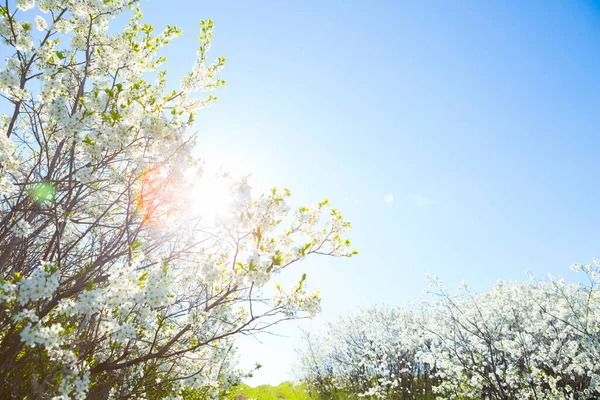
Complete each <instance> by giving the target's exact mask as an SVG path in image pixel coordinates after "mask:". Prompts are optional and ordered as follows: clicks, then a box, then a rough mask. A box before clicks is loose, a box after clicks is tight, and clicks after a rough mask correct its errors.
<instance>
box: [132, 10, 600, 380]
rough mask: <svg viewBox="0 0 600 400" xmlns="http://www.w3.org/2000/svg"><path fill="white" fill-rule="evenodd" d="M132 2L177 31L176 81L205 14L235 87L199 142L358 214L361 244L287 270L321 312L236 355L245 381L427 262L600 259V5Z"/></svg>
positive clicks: (493, 265)
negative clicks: (253, 369) (303, 282)
mask: <svg viewBox="0 0 600 400" xmlns="http://www.w3.org/2000/svg"><path fill="white" fill-rule="evenodd" d="M142 7H143V10H144V11H145V14H146V16H147V19H148V20H149V21H150V22H151V23H153V24H155V26H156V27H157V28H160V27H162V26H164V25H165V24H167V23H170V24H172V23H175V24H178V25H179V26H181V27H182V28H183V30H184V37H183V38H179V39H177V40H176V41H174V42H173V44H172V46H170V48H169V49H167V50H166V52H165V55H166V56H167V57H168V59H169V76H170V77H171V78H172V79H174V78H176V77H180V76H182V74H184V73H185V72H186V71H187V70H188V68H189V67H191V64H192V62H193V59H194V54H195V48H196V39H195V38H196V35H197V32H198V29H199V25H198V21H199V20H200V19H204V18H212V19H213V20H214V22H215V25H216V29H215V33H214V34H215V36H214V41H213V47H212V55H213V56H215V57H216V56H219V55H223V56H225V57H227V65H226V68H225V69H224V70H223V73H222V78H223V79H226V80H227V86H226V87H225V88H223V89H221V90H220V91H219V92H218V93H216V94H217V95H218V96H219V102H218V104H216V105H214V106H211V108H209V109H207V110H205V111H204V112H203V113H202V114H201V117H200V118H199V120H200V121H199V122H198V129H199V131H200V140H199V146H200V147H199V154H201V155H202V154H212V155H213V156H214V155H215V154H220V155H222V157H223V160H224V162H227V163H230V164H234V165H235V167H236V168H239V169H242V170H244V171H247V172H252V173H253V177H254V178H253V182H254V186H255V187H256V188H264V187H270V186H285V187H289V188H291V189H292V192H293V193H294V198H295V200H294V201H295V202H297V203H298V204H307V203H311V202H313V201H315V200H318V199H320V198H322V197H324V196H327V197H329V199H330V200H331V201H332V203H334V204H335V205H337V206H338V207H339V208H340V209H341V211H342V212H343V213H344V215H345V216H346V217H347V218H348V219H349V220H350V221H352V222H353V225H354V229H353V231H352V234H351V237H352V239H353V241H354V244H355V245H356V247H357V248H358V250H359V251H360V255H359V256H358V257H356V258H353V259H351V260H332V259H329V258H327V259H316V260H312V261H307V262H304V263H302V264H301V265H297V266H296V267H295V269H294V270H293V271H290V274H291V276H293V279H296V278H298V277H299V276H300V275H301V274H302V273H303V272H307V274H308V283H309V286H310V287H311V288H314V289H320V290H321V292H322V297H323V312H322V314H321V315H320V316H319V317H317V318H316V319H314V320H311V321H302V322H300V323H291V324H286V325H285V326H283V325H282V326H280V327H278V328H277V329H275V333H277V334H279V335H282V336H262V337H260V338H259V339H260V340H261V341H262V344H260V343H259V342H258V341H256V340H252V339H248V340H244V341H242V342H241V349H242V352H241V359H242V365H243V366H245V367H249V366H250V365H252V364H253V363H254V362H261V363H262V364H263V365H264V367H263V369H262V370H261V371H259V372H258V373H257V374H256V376H255V378H254V379H252V380H251V381H250V383H251V384H260V383H274V384H276V383H279V382H280V381H282V380H285V379H289V378H290V375H289V371H290V366H291V364H292V362H293V359H294V355H295V354H294V351H293V348H294V347H295V346H297V345H298V337H299V335H298V330H297V329H298V328H297V327H298V326H301V327H303V328H304V329H308V330H319V329H322V328H323V327H324V325H325V323H326V322H328V321H334V320H335V318H336V317H337V316H338V315H340V314H345V313H347V312H348V311H351V310H354V309H355V308H356V307H358V306H368V305H370V304H373V303H386V304H404V303H406V302H407V301H409V300H411V299H415V298H417V297H418V296H421V295H422V292H423V290H424V289H425V288H426V287H427V284H426V282H425V281H424V278H423V277H424V273H425V272H426V271H429V272H430V273H432V274H436V275H438V276H440V277H441V278H442V280H443V281H444V282H445V283H446V284H447V285H448V286H449V287H451V288H454V287H455V286H456V283H457V282H458V281H460V280H461V279H467V280H468V281H469V282H471V283H472V285H473V286H474V288H475V289H476V290H486V289H488V288H490V287H491V286H492V284H493V283H494V282H495V281H496V280H499V279H518V280H524V279H527V276H526V275H525V274H524V272H523V271H524V270H525V269H529V270H531V271H533V272H534V273H535V274H536V275H538V276H540V277H542V276H544V275H545V274H546V273H548V272H551V273H553V274H555V275H567V276H572V275H570V273H569V271H568V266H569V265H570V264H571V263H574V262H578V263H587V262H590V261H591V259H592V258H593V257H595V256H599V257H600V251H599V249H598V243H599V239H600V229H599V228H600V212H599V207H598V199H600V179H599V178H600V173H599V168H598V167H597V164H598V157H599V155H600V152H599V150H600V136H599V135H598V127H599V126H600V113H599V112H598V111H599V110H600V90H599V89H600V4H598V3H593V2H587V1H585V2H584V1H575V0H573V1H541V0H540V1H533V0H532V1H527V2H518V1H473V2H467V1H457V2H445V1H437V2H432V1H387V2H386V1H373V2H365V1H333V0H331V1H327V2H317V1H258V2H245V1H238V2H229V1H219V2H216V1H215V2H202V1H201V2H196V1H185V2H184V1H179V2H175V1H173V2H163V1H157V0H146V1H143V3H142ZM174 83H176V82H175V81H174ZM386 195H392V196H393V202H384V196H386ZM388 200H390V199H389V198H388ZM281 278H282V280H285V279H287V278H286V277H281ZM290 279H291V278H290Z"/></svg>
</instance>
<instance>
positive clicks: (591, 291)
mask: <svg viewBox="0 0 600 400" xmlns="http://www.w3.org/2000/svg"><path fill="white" fill-rule="evenodd" d="M572 269H573V270H575V271H579V272H582V273H584V274H585V275H586V278H587V282H588V284H581V283H568V282H566V281H565V280H564V279H555V278H553V277H552V276H550V279H549V280H547V281H535V280H534V279H533V277H532V278H531V281H529V282H527V283H517V282H498V284H497V285H496V286H495V287H494V288H493V289H492V290H491V291H489V292H485V293H477V294H476V293H473V292H472V290H471V289H470V288H469V286H468V285H467V284H466V283H461V284H460V287H459V288H460V292H459V293H458V294H456V295H450V294H449V292H448V291H447V290H446V289H445V288H444V287H443V285H442V284H441V282H440V281H439V280H437V279H431V286H433V287H435V288H437V289H436V291H435V292H434V293H433V294H435V295H436V299H435V300H434V301H430V302H423V303H421V304H419V305H413V306H411V307H408V308H405V309H394V308H373V309H367V310H363V311H361V312H359V313H358V314H356V315H354V316H351V317H349V318H344V319H341V320H340V321H339V322H338V323H337V324H335V325H332V326H330V328H329V331H328V332H327V333H326V335H325V336H324V337H322V338H318V339H312V338H310V337H309V338H308V339H307V340H306V344H305V346H304V348H303V350H302V352H301V357H300V361H299V365H298V372H299V375H300V377H301V378H302V379H303V380H304V381H305V382H306V383H307V384H308V385H309V387H311V388H312V390H313V391H314V392H317V393H319V394H322V395H323V394H325V397H327V394H328V393H332V392H335V391H336V390H337V391H344V392H347V393H354V394H356V395H359V396H360V397H375V398H380V399H419V398H421V397H419V396H433V395H435V396H437V398H440V399H507V400H508V399H539V400H541V399H556V400H558V399H597V398H599V397H600V389H599V388H598V379H600V334H599V331H600V301H599V300H600V292H599V291H598V284H599V283H600V273H599V266H598V264H597V263H596V264H594V265H587V266H580V265H576V266H573V267H572Z"/></svg>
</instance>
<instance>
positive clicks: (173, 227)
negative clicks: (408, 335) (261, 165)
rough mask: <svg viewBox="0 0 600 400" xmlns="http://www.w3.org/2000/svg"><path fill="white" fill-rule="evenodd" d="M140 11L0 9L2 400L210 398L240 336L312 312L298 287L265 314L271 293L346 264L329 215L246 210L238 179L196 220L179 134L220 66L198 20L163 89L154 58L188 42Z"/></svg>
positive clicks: (228, 379) (106, 5) (230, 375)
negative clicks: (274, 285)
mask: <svg viewBox="0 0 600 400" xmlns="http://www.w3.org/2000/svg"><path fill="white" fill-rule="evenodd" d="M136 3H137V2H136V1H133V0H131V1H130V0H104V1H96V0H83V1H82V0H61V1H57V0H39V1H38V2H37V7H35V6H36V2H34V0H18V1H17V2H16V9H13V8H11V6H10V5H8V4H9V3H7V5H4V6H0V36H1V37H2V39H3V45H4V52H5V53H4V54H9V57H8V59H7V61H6V65H5V68H4V69H3V70H2V71H0V91H1V92H2V97H3V98H4V99H6V101H7V103H6V104H5V106H4V107H3V108H2V109H3V110H7V109H10V112H9V113H8V114H2V116H1V119H0V126H1V127H2V134H1V135H0V221H1V223H0V278H1V279H0V301H1V302H2V307H1V308H0V393H2V395H3V398H18V399H22V398H25V397H27V398H52V399H56V400H58V399H71V398H73V399H83V398H92V399H124V398H149V399H158V398H176V397H177V396H179V394H180V393H182V391H185V390H199V391H198V393H203V395H204V396H213V397H218V396H219V393H220V391H222V390H223V389H224V388H226V387H227V385H229V384H231V383H234V382H236V381H237V380H238V379H239V377H240V374H241V373H240V371H238V370H237V369H236V367H235V347H234V345H233V339H234V338H235V336H236V335H239V334H243V333H246V334H247V333H253V332H257V331H260V330H262V329H265V328H266V327H268V326H270V325H272V324H273V323H276V322H278V321H280V320H283V319H289V318H294V317H296V316H298V315H306V314H307V313H308V314H309V315H312V314H314V313H316V312H318V310H319V301H318V297H317V295H316V294H314V293H307V292H306V290H305V287H304V279H305V276H303V277H302V279H301V280H300V281H299V283H298V284H297V285H295V286H294V287H293V288H291V289H290V290H287V291H286V290H284V289H281V288H278V290H277V294H276V296H275V297H274V298H273V299H266V298H265V296H264V295H262V293H261V290H262V289H263V288H264V287H265V286H266V285H267V284H268V282H269V281H270V279H271V277H272V276H273V275H274V274H277V273H278V272H279V271H281V270H282V269H284V268H287V267H288V266H290V265H292V264H294V263H296V262H298V261H300V260H302V259H304V258H306V257H308V256H313V255H318V254H325V255H333V256H350V255H352V254H353V252H351V251H349V250H348V248H349V245H350V243H349V241H348V240H346V239H344V238H343V235H344V233H345V232H346V231H347V230H348V228H349V227H350V225H349V224H348V223H347V222H345V221H344V220H343V218H342V217H341V216H340V214H339V213H338V212H337V211H336V210H335V209H332V208H331V207H330V205H329V203H328V202H327V201H322V202H319V203H316V204H315V205H314V206H312V207H303V208H301V209H299V210H296V211H295V212H294V213H292V212H290V210H289V207H288V206H287V205H286V200H287V199H288V197H289V196H290V193H289V191H288V190H278V189H273V190H272V191H271V192H270V193H267V194H265V195H260V196H253V195H252V193H251V191H250V187H249V185H248V183H247V182H246V180H245V178H240V179H237V180H236V179H233V178H231V177H229V176H222V177H221V178H220V179H221V181H222V182H223V185H224V186H225V187H226V188H227V190H228V191H229V193H230V199H231V202H230V204H229V206H228V208H227V209H226V211H225V212H224V213H223V215H220V216H219V218H216V220H215V222H214V223H211V224H209V223H207V222H206V219H203V217H202V213H203V211H204V210H198V209H197V207H195V204H197V197H198V196H207V195H210V193H198V191H197V190H194V187H195V185H197V183H198V180H199V179H200V178H199V176H198V174H196V173H194V171H195V170H196V169H197V168H199V163H198V160H196V159H194V158H193V157H192V155H191V150H192V148H193V145H194V137H193V136H190V135H188V134H187V133H186V132H187V131H188V128H190V127H191V126H192V125H193V121H194V118H195V117H196V114H197V111H198V110H199V109H200V108H202V107H204V106H206V105H208V104H209V103H211V102H213V101H214V100H215V97H214V96H212V95H210V94H208V95H197V94H195V93H199V92H201V93H204V92H208V91H210V90H213V89H216V88H218V87H220V86H222V85H223V84H224V82H223V81H221V80H220V79H218V78H217V73H218V71H219V70H220V69H221V68H222V67H223V65H224V61H225V60H224V59H223V58H217V59H216V61H215V62H213V63H208V58H207V53H208V50H209V48H210V39H211V37H212V31H213V23H212V21H210V20H208V21H202V22H201V33H200V36H199V48H198V53H197V58H196V61H195V63H194V65H193V69H192V71H191V72H190V73H189V74H188V75H187V76H185V77H184V78H183V79H182V80H181V85H180V88H179V89H177V90H172V91H169V90H167V80H166V71H164V70H161V69H160V68H161V65H162V64H163V63H164V62H165V59H164V57H162V56H160V53H159V50H160V48H161V47H163V46H166V45H167V44H168V43H169V42H170V40H171V39H173V38H175V37H176V36H179V35H180V34H181V30H180V29H179V28H177V27H175V26H170V25H167V26H166V28H165V29H164V30H163V31H162V32H159V33H155V32H154V28H153V27H152V26H151V25H148V24H146V23H144V22H143V19H142V13H141V11H140V9H139V8H137V6H136ZM24 11H27V12H24ZM127 16H129V17H130V19H129V22H128V23H127V24H126V25H125V27H124V28H123V30H122V31H120V32H113V31H112V30H110V29H109V23H110V21H111V20H112V19H114V18H126V17H127ZM189 171H192V173H191V174H190V173H189Z"/></svg>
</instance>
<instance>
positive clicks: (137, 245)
mask: <svg viewBox="0 0 600 400" xmlns="http://www.w3.org/2000/svg"><path fill="white" fill-rule="evenodd" d="M140 247H142V242H140V240H139V239H135V242H133V243H132V245H131V246H129V249H130V250H131V252H132V253H133V252H135V251H136V250H138V249H139V248H140Z"/></svg>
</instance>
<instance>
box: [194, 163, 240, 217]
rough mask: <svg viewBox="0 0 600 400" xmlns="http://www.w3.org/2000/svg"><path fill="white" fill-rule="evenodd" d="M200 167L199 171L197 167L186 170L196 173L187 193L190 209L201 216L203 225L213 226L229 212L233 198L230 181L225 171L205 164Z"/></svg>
mask: <svg viewBox="0 0 600 400" xmlns="http://www.w3.org/2000/svg"><path fill="white" fill-rule="evenodd" d="M201 168H202V172H201V173H198V169H197V168H194V169H192V170H191V171H190V172H188V173H193V174H195V175H196V176H195V177H194V178H193V180H192V182H193V184H192V189H191V191H190V193H189V204H190V207H192V210H190V211H191V212H192V214H194V215H195V216H198V217H200V218H201V224H202V225H203V226H215V225H217V224H218V223H219V222H223V221H224V220H225V219H227V217H228V216H229V214H230V208H231V204H232V199H233V197H232V194H231V190H230V182H229V179H228V177H227V173H226V172H224V171H222V170H220V169H219V170H215V168H214V167H213V166H211V167H207V166H206V165H205V166H203V167H201Z"/></svg>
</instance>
